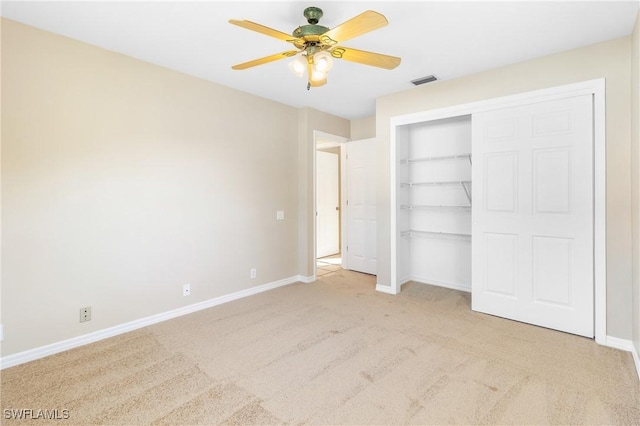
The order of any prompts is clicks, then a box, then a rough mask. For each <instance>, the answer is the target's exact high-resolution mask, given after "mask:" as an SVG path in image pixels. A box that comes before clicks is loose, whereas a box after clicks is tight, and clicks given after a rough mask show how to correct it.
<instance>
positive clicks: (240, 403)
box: [1, 271, 640, 425]
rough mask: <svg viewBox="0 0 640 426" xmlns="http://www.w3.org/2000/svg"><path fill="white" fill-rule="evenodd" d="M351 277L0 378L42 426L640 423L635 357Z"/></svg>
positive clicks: (462, 299)
mask: <svg viewBox="0 0 640 426" xmlns="http://www.w3.org/2000/svg"><path fill="white" fill-rule="evenodd" d="M374 288H375V277H372V276H369V275H364V274H358V273H353V272H348V271H339V272H336V273H333V274H331V275H328V276H326V277H325V278H323V279H321V280H318V281H316V282H314V283H312V284H292V285H289V286H286V287H282V288H278V289H275V290H272V291H269V292H266V293H261V294H259V295H255V296H252V297H248V298H245V299H242V300H238V301H234V302H231V303H227V304H225V305H221V306H217V307H214V308H210V309H207V310H204V311H200V312H197V313H194V314H191V315H188V316H184V317H180V318H176V319H173V320H170V321H166V322H163V323H160V324H156V325H153V326H151V327H147V328H144V329H140V330H137V331H134V332H131V333H127V334H124V335H120V336H117V337H114V338H110V339H107V340H104V341H101V342H98V343H94V344H91V345H87V346H84V347H81V348H77V349H74V350H70V351H67V352H64V353H61V354H57V355H54V356H50V357H48V358H45V359H42V360H38V361H34V362H30V363H28V364H24V365H20V366H16V367H13V368H9V369H6V370H4V371H2V372H1V380H2V382H1V383H2V388H1V390H2V409H3V418H2V424H6V425H11V424H20V423H23V422H20V421H16V420H11V419H7V418H6V411H5V410H10V409H34V410H38V409H48V410H53V409H57V410H68V414H69V418H68V419H63V420H54V421H51V422H49V421H46V420H38V421H37V423H33V422H30V423H31V424H38V425H43V424H48V423H52V424H57V425H62V424H82V425H87V424H158V425H162V424H194V425H195V424H285V423H293V424H626V425H631V424H640V384H639V382H638V377H637V375H636V374H635V370H634V366H633V360H632V358H631V355H630V354H629V353H626V352H622V351H618V350H615V349H611V348H606V347H602V346H599V345H597V344H596V343H594V341H593V340H590V339H586V338H582V337H577V336H573V335H570V334H565V333H560V332H556V331H552V330H548V329H544V328H540V327H535V326H531V325H527V324H521V323H518V322H514V321H509V320H505V319H500V318H496V317H492V316H489V315H483V314H479V313H475V312H473V311H471V309H470V295H469V294H467V293H463V292H459V291H454V290H448V289H443V288H439V287H433V286H428V285H422V284H414V283H410V284H407V285H405V286H404V287H403V291H402V293H401V294H400V295H397V296H392V295H386V294H381V293H378V292H376V291H375V290H374Z"/></svg>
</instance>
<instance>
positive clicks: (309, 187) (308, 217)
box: [298, 108, 350, 277]
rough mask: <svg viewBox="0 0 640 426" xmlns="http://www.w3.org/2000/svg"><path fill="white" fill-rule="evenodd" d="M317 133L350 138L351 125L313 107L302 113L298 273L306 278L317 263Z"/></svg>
mask: <svg viewBox="0 0 640 426" xmlns="http://www.w3.org/2000/svg"><path fill="white" fill-rule="evenodd" d="M314 130H318V131H321V132H324V133H329V134H332V135H336V136H342V137H345V138H348V137H349V135H350V122H349V120H345V119H343V118H339V117H336V116H333V115H330V114H327V113H324V112H321V111H318V110H315V109H313V108H301V109H300V110H299V111H298V139H299V141H300V142H299V144H298V211H299V216H298V268H299V269H298V273H299V274H300V275H302V276H303V277H310V276H312V275H313V267H314V264H315V259H314V252H315V250H314V247H313V245H314V232H315V230H314V229H313V227H314V216H315V212H314V194H315V192H314V184H315V176H314V159H315V141H314V136H313V132H314Z"/></svg>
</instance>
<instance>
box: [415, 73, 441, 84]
mask: <svg viewBox="0 0 640 426" xmlns="http://www.w3.org/2000/svg"><path fill="white" fill-rule="evenodd" d="M437 79H438V77H436V76H435V75H428V76H426V77H420V78H416V79H415V80H411V83H412V84H413V85H414V86H420V85H421V84H425V83H431V82H432V81H436V80H437Z"/></svg>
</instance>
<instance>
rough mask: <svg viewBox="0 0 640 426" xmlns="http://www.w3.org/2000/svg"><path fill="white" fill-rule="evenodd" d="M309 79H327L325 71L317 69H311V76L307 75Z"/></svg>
mask: <svg viewBox="0 0 640 426" xmlns="http://www.w3.org/2000/svg"><path fill="white" fill-rule="evenodd" d="M309 79H310V80H311V81H318V82H319V81H322V80H326V79H327V73H326V72H322V71H318V70H316V69H312V70H311V76H310V77H309Z"/></svg>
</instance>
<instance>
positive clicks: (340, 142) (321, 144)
mask: <svg viewBox="0 0 640 426" xmlns="http://www.w3.org/2000/svg"><path fill="white" fill-rule="evenodd" d="M350 140H351V139H349V138H345V137H343V136H338V135H332V134H331V133H326V132H321V131H320V130H314V131H313V281H315V280H316V278H317V272H318V269H317V266H318V261H317V259H318V257H317V256H318V223H317V222H318V216H317V211H318V206H317V203H318V200H317V196H318V195H317V194H318V165H317V152H318V149H322V148H333V147H339V148H340V250H341V253H342V251H343V250H344V247H346V245H345V244H346V235H347V209H346V207H347V206H346V204H347V201H346V194H347V186H346V185H347V177H346V167H347V150H346V147H345V144H346V143H347V142H349V141H350ZM348 266H349V265H348V264H347V263H346V260H345V256H342V267H343V268H344V269H348Z"/></svg>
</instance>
